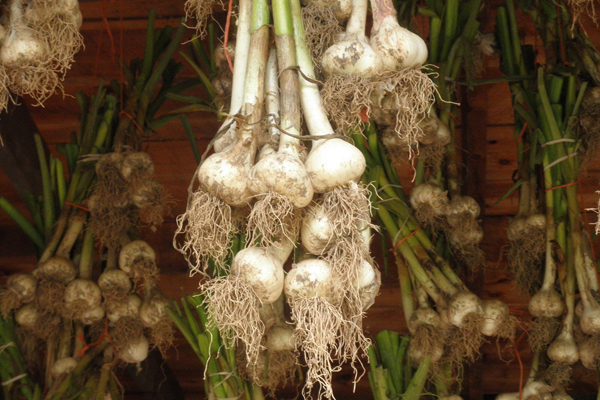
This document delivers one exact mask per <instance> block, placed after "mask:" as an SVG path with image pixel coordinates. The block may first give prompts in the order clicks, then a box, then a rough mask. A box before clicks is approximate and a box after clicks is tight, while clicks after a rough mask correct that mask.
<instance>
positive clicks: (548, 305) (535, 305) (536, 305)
mask: <svg viewBox="0 0 600 400" xmlns="http://www.w3.org/2000/svg"><path fill="white" fill-rule="evenodd" d="M553 283H554V282H553ZM528 309H529V313H530V314H531V315H533V316H534V317H549V318H556V317H560V316H561V315H562V314H563V312H564V311H565V304H564V302H563V298H562V296H561V295H560V294H558V292H556V290H554V288H552V287H551V288H549V289H545V288H542V289H541V290H540V291H539V292H537V293H536V294H534V295H533V297H531V300H529V305H528Z"/></svg>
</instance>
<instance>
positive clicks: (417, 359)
mask: <svg viewBox="0 0 600 400" xmlns="http://www.w3.org/2000/svg"><path fill="white" fill-rule="evenodd" d="M428 355H431V363H432V364H433V363H436V362H438V361H439V360H440V358H442V356H443V355H444V347H443V345H442V344H441V343H438V345H436V346H435V347H434V348H433V349H432V351H431V352H428V353H425V352H424V351H423V350H422V349H420V348H418V347H416V346H413V345H412V344H409V345H408V357H409V358H410V360H411V361H412V362H413V363H415V364H420V363H421V361H423V359H424V358H425V357H426V356H428Z"/></svg>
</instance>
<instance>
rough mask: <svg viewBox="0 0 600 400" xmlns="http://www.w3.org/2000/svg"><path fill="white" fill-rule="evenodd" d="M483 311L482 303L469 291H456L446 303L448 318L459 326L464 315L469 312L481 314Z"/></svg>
mask: <svg viewBox="0 0 600 400" xmlns="http://www.w3.org/2000/svg"><path fill="white" fill-rule="evenodd" d="M482 312H483V304H482V301H481V299H480V298H479V297H477V295H476V294H474V293H471V292H466V291H462V292H458V293H456V294H455V295H454V296H452V299H451V300H450V303H449V305H448V320H449V322H450V323H451V324H452V325H454V326H458V327H461V326H462V325H463V321H464V319H465V317H466V316H467V315H469V314H472V313H475V314H481V313H482Z"/></svg>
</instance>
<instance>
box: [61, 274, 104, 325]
mask: <svg viewBox="0 0 600 400" xmlns="http://www.w3.org/2000/svg"><path fill="white" fill-rule="evenodd" d="M101 303H102V292H101V290H100V287H99V286H98V285H97V284H96V283H95V282H93V281H91V280H89V279H75V280H73V281H71V282H69V284H68V285H67V287H66V288H65V294H64V301H63V305H64V308H63V309H62V314H63V316H64V317H65V318H69V319H74V318H75V317H76V316H78V315H80V314H81V313H82V312H84V311H86V310H92V309H94V308H96V307H99V306H100V304H101Z"/></svg>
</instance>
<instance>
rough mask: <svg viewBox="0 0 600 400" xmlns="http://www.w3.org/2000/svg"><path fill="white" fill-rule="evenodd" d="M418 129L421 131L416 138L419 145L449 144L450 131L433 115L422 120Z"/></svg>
mask: <svg viewBox="0 0 600 400" xmlns="http://www.w3.org/2000/svg"><path fill="white" fill-rule="evenodd" d="M419 127H420V128H421V129H422V130H423V134H422V135H421V136H420V137H419V138H418V141H419V143H421V144H424V145H426V146H432V145H436V146H445V145H447V144H448V143H450V140H451V138H452V135H451V133H450V130H449V129H448V127H447V126H446V125H444V124H443V123H442V121H441V120H440V119H439V118H438V117H437V116H436V115H435V114H434V113H431V114H430V115H428V116H426V117H425V118H423V119H422V120H421V121H420V122H419ZM395 136H398V135H395Z"/></svg>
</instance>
